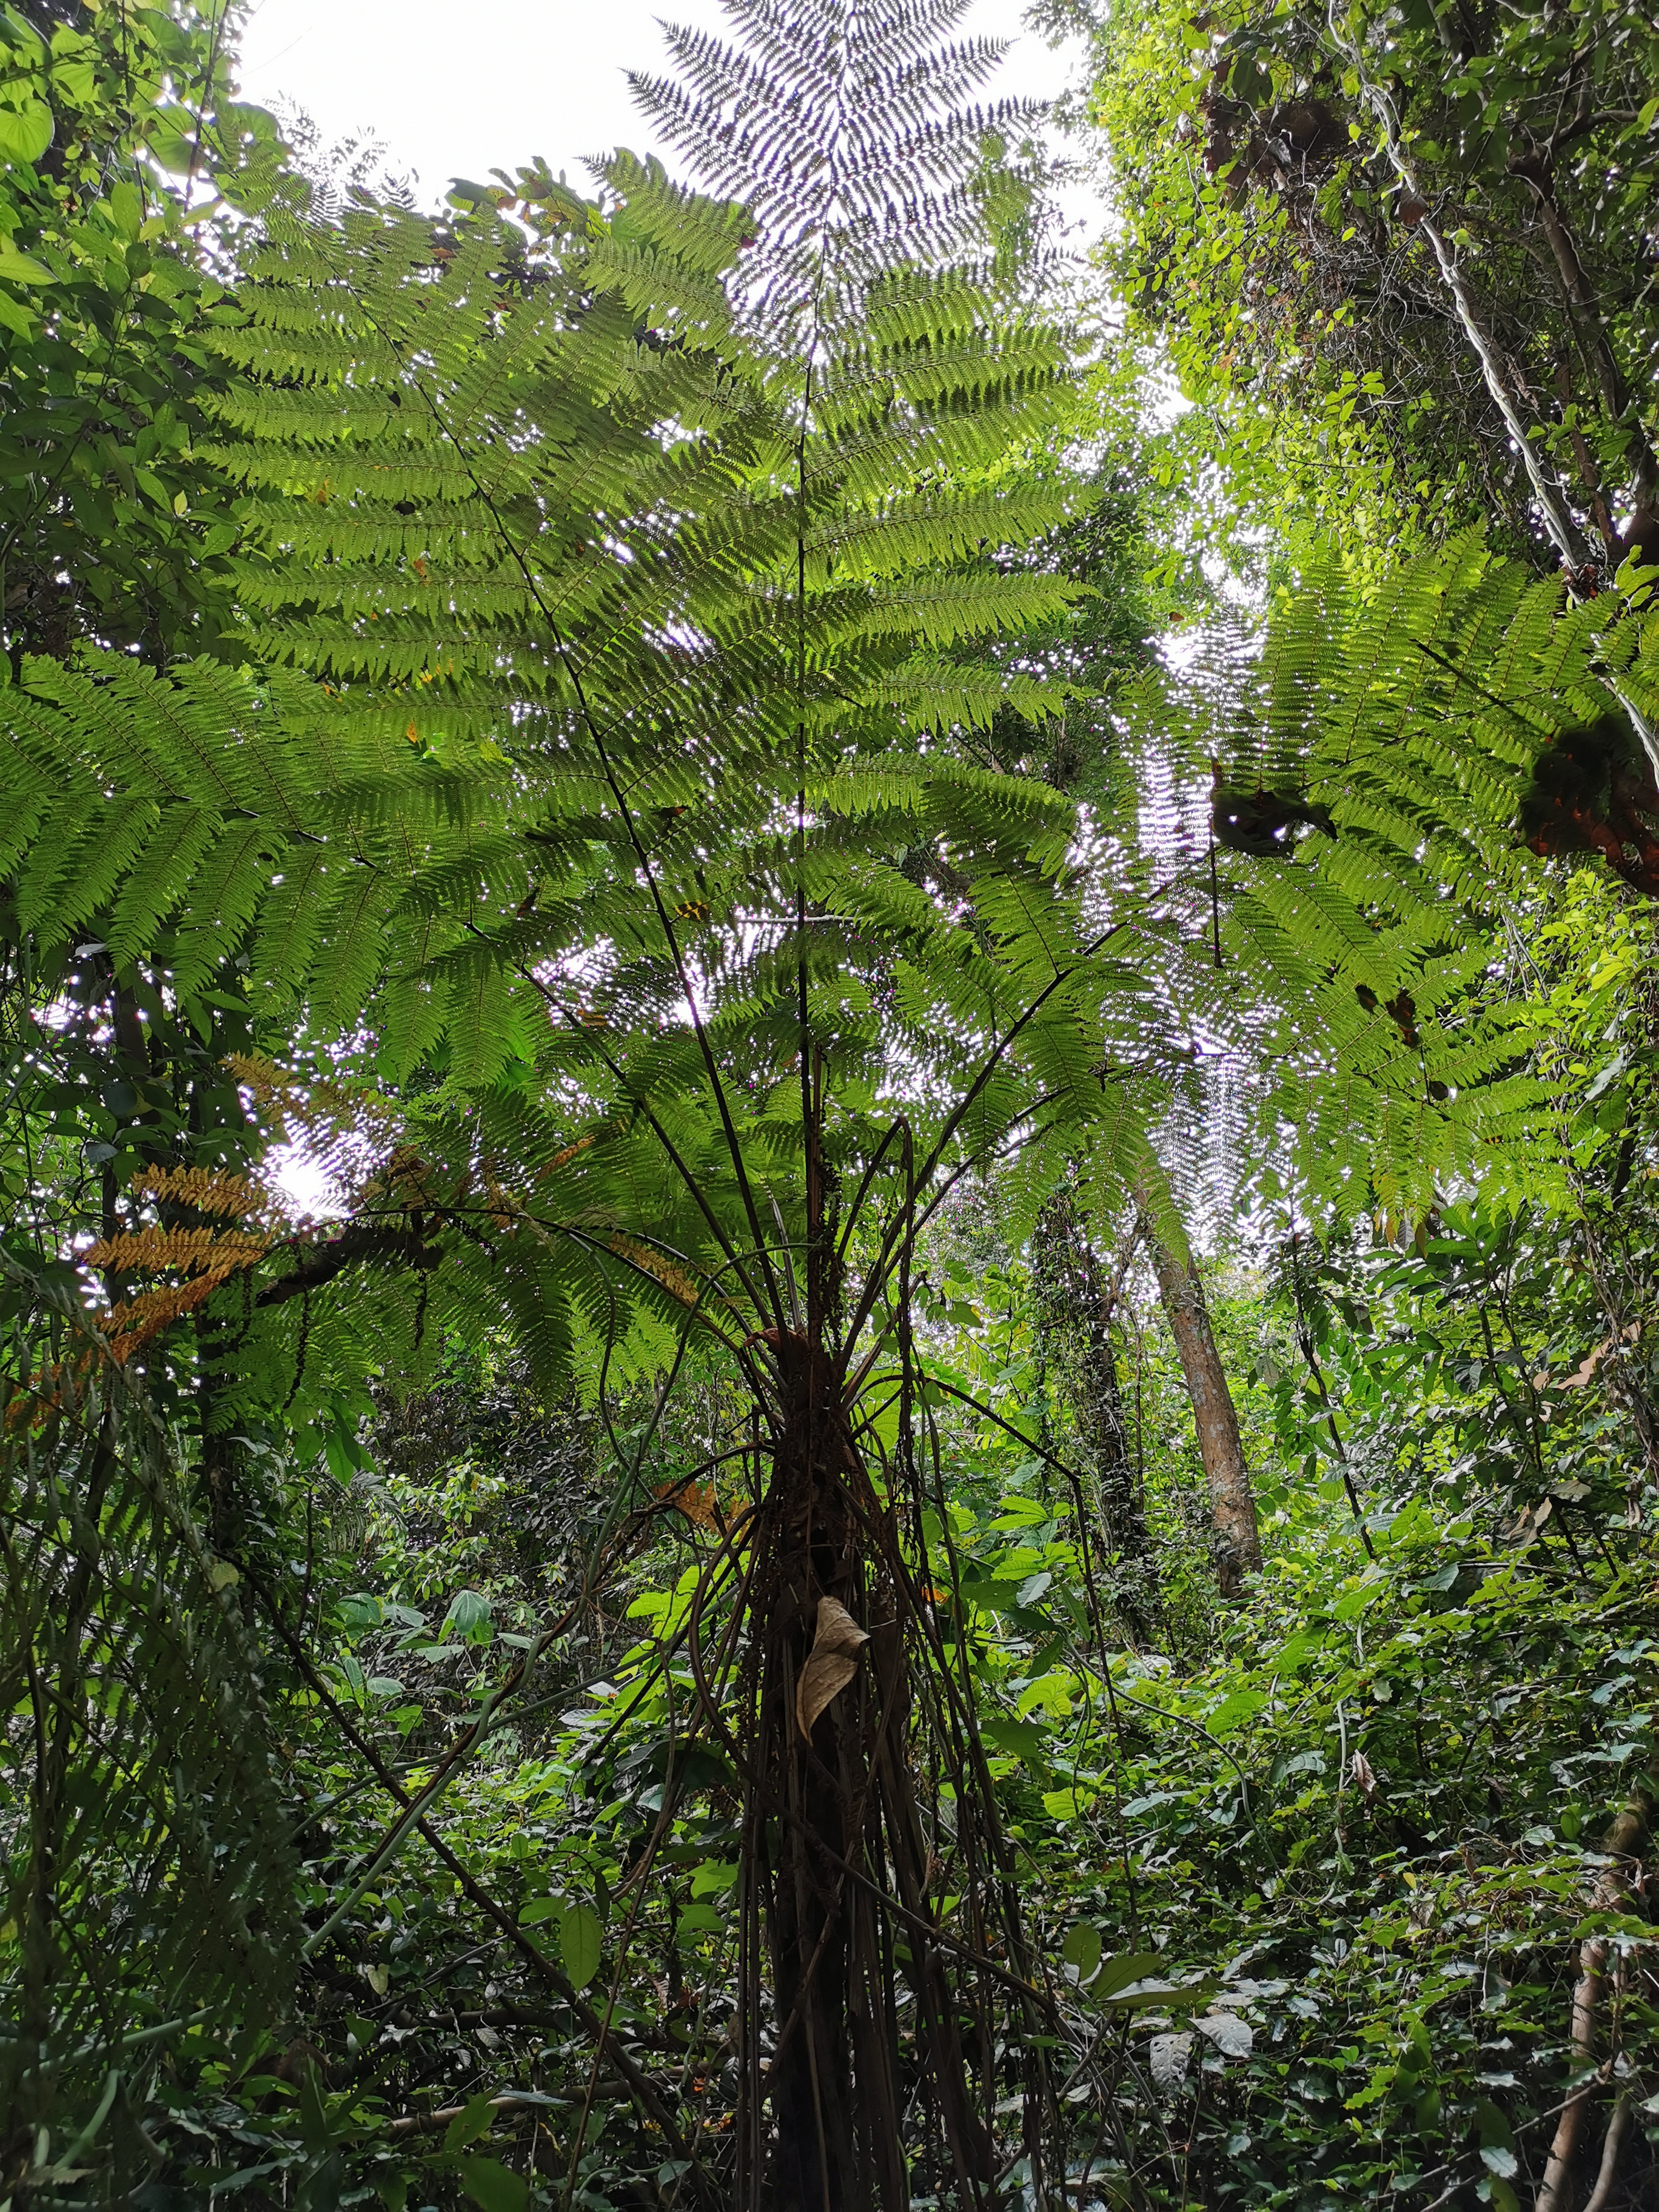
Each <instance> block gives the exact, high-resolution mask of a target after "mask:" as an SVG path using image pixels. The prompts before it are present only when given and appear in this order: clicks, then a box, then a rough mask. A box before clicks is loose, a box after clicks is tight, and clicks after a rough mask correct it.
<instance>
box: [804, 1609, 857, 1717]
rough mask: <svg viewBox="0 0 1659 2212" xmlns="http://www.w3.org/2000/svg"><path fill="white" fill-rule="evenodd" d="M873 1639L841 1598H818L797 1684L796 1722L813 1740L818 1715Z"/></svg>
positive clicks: (854, 1671)
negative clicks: (804, 1659)
mask: <svg viewBox="0 0 1659 2212" xmlns="http://www.w3.org/2000/svg"><path fill="white" fill-rule="evenodd" d="M869 1641H870V1638H869V1635H868V1633H867V1632H866V1631H865V1630H864V1629H862V1628H860V1626H859V1625H858V1623H857V1621H856V1620H854V1618H853V1616H852V1614H851V1613H848V1610H847V1607H845V1606H844V1605H842V1603H841V1601H840V1600H839V1599H837V1598H833V1597H821V1598H820V1599H819V1600H818V1619H817V1630H816V1632H815V1633H814V1635H813V1638H812V1649H811V1651H810V1652H809V1653H808V1654H807V1658H806V1664H805V1666H804V1667H803V1668H801V1670H800V1680H799V1681H798V1682H797V1683H796V1685H795V1722H796V1725H797V1726H798V1727H799V1729H800V1732H801V1734H802V1735H804V1736H805V1738H806V1740H807V1741H808V1742H809V1743H810V1742H811V1739H812V1729H813V1726H814V1724H815V1723H816V1722H817V1717H818V1715H819V1714H820V1713H821V1712H822V1711H823V1709H824V1707H825V1706H826V1705H828V1704H829V1701H830V1699H832V1698H834V1697H836V1696H838V1695H839V1694H840V1692H842V1690H844V1689H845V1688H846V1687H847V1685H848V1683H849V1682H850V1681H851V1680H852V1679H853V1677H854V1674H857V1672H858V1663H859V1662H858V1655H859V1653H860V1651H861V1650H863V1648H864V1646H865V1645H866V1644H867V1643H868V1642H869Z"/></svg>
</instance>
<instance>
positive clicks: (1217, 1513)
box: [1140, 1206, 1261, 1598]
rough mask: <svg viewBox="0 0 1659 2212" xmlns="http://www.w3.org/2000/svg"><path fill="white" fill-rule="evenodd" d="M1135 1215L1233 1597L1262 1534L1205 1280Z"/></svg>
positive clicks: (1224, 1588)
mask: <svg viewBox="0 0 1659 2212" xmlns="http://www.w3.org/2000/svg"><path fill="white" fill-rule="evenodd" d="M1140 1222H1141V1227H1142V1229H1143V1231H1145V1233H1146V1238H1147V1241H1148V1243H1150V1244H1151V1246H1152V1264H1153V1266H1154V1267H1156V1268H1157V1270H1158V1291H1159V1293H1160V1295H1161V1296H1162V1297H1163V1300H1164V1313H1165V1314H1166V1316H1168V1318H1169V1323H1170V1334H1171V1335H1172V1336H1173V1337H1174V1338H1175V1340H1176V1352H1178V1353H1179V1354H1180V1356H1181V1371H1182V1375H1183V1376H1185V1377H1186V1381H1187V1395H1188V1397H1189V1398H1190V1399H1191V1400H1192V1401H1193V1424H1194V1427H1195V1428H1196V1429H1197V1431H1198V1450H1199V1456H1200V1459H1201V1460H1202V1461H1203V1462H1204V1478H1205V1480H1206V1483H1207V1484H1208V1486H1209V1492H1210V1522H1211V1526H1212V1530H1213V1532H1214V1544H1215V1565H1216V1580H1217V1582H1218V1583H1219V1584H1220V1588H1221V1595H1223V1597H1227V1598H1236V1597H1239V1596H1242V1595H1243V1588H1244V1577H1245V1576H1246V1575H1249V1574H1255V1573H1256V1572H1257V1571H1258V1570H1259V1569H1260V1567H1261V1533H1260V1531H1259V1530H1258V1528H1257V1527H1256V1520H1255V1495H1254V1493H1253V1492H1252V1491H1251V1489H1250V1471H1249V1468H1248V1467H1246V1466H1245V1464H1244V1447H1243V1443H1242V1442H1241V1441H1240V1439H1239V1434H1238V1414H1237V1411H1236V1410H1235V1408H1234V1406H1233V1398H1232V1392H1231V1390H1230V1389H1228V1387H1227V1374H1226V1370H1225V1368H1224V1367H1223V1366H1222V1364H1221V1355H1220V1353H1219V1352H1218V1351H1217V1350H1216V1348H1215V1332H1214V1331H1213V1329H1212V1328H1211V1327H1210V1313H1209V1308H1208V1307H1207V1306H1206V1304H1205V1302H1204V1285H1203V1283H1202V1281H1201V1280H1200V1277H1199V1273H1198V1271H1197V1269H1196V1268H1195V1267H1193V1266H1192V1265H1191V1264H1190V1262H1188V1263H1185V1264H1183V1263H1182V1261H1180V1260H1178V1259H1177V1258H1176V1255H1175V1254H1174V1253H1173V1252H1171V1251H1170V1249H1169V1248H1168V1246H1167V1245H1165V1244H1164V1243H1162V1241H1161V1240H1160V1239H1159V1237H1158V1232H1157V1230H1156V1229H1155V1228H1154V1226H1153V1225H1152V1218H1151V1216H1150V1214H1149V1213H1148V1212H1146V1208H1145V1207H1144V1206H1143V1207H1142V1209H1141V1212H1140Z"/></svg>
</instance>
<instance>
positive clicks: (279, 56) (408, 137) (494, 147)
mask: <svg viewBox="0 0 1659 2212" xmlns="http://www.w3.org/2000/svg"><path fill="white" fill-rule="evenodd" d="M1023 4H1024V0H972V4H971V5H970V6H969V9H968V11H967V14H966V15H965V16H964V17H963V22H962V24H961V26H960V28H959V31H958V33H957V35H958V36H960V35H963V34H969V35H979V36H982V37H987V38H1000V39H1006V40H1011V41H1012V51H1011V52H1010V54H1009V56H1008V58H1007V60H1006V62H1005V63H1004V64H1003V66H1002V68H1001V70H1000V71H999V72H998V73H997V76H996V77H995V78H994V79H993V80H992V82H991V84H990V85H989V86H988V87H987V95H988V96H991V97H997V96H1007V95H1010V94H1014V95H1020V96H1024V97H1028V98H1031V99H1037V100H1049V99H1052V98H1054V95H1055V94H1057V93H1059V92H1060V90H1061V89H1062V88H1063V87H1064V85H1065V82H1066V76H1067V74H1068V71H1069V70H1070V67H1071V60H1070V57H1069V56H1068V55H1067V54H1066V53H1064V52H1061V53H1053V52H1050V51H1049V50H1048V47H1047V46H1045V45H1044V44H1043V42H1042V40H1041V39H1038V38H1035V37H1033V36H1032V35H1031V34H1030V33H1029V32H1024V31H1023V30H1022V27H1021V22H1020V13H1021V8H1022V5H1023ZM722 20H723V19H722V17H721V14H720V6H719V0H464V4H462V5H459V6H458V5H457V4H456V0H253V5H252V9H251V12H250V15H249V20H248V24H247V28H246V33H245V35H244V38H243V42H242V54H243V62H242V88H243V94H244V97H245V98H247V99H249V100H255V101H257V102H258V103H259V104H260V105H261V106H270V105H271V104H272V103H273V102H275V101H276V100H278V99H280V98H282V97H283V96H284V95H286V96H287V98H288V99H289V100H292V101H294V102H295V103H297V105H298V106H301V107H302V108H304V109H305V110H306V111H307V113H308V114H309V115H310V116H311V117H312V118H313V120H314V121H315V122H316V124H317V125H319V128H320V130H321V131H322V132H323V134H324V137H325V138H327V139H333V138H337V137H343V136H344V135H346V134H347V133H348V132H351V131H360V130H362V129H364V128H367V129H368V130H369V131H372V132H373V133H374V135H375V136H376V137H379V138H380V139H381V140H383V141H384V142H385V143H386V149H387V153H388V166H389V167H392V169H394V170H402V169H404V168H412V169H413V170H414V171H415V173H416V178H417V179H418V185H419V192H420V197H421V198H422V200H425V201H428V202H430V201H435V200H436V199H437V198H438V197H440V196H441V194H442V193H443V192H444V191H447V189H448V185H449V180H450V179H451V178H452V177H455V176H464V177H470V178H472V179H476V180H477V181H480V182H482V181H483V180H485V179H488V177H489V172H490V170H491V169H507V170H508V171H512V170H513V169H515V168H517V167H520V165H521V164H523V163H526V162H527V161H530V160H532V158H533V157H534V156H535V155H544V157H545V159H546V161H547V162H548V165H549V167H550V168H551V169H552V171H553V173H554V174H555V175H557V173H558V172H559V171H560V170H561V169H563V170H564V171H565V172H566V173H567V174H568V177H569V179H570V182H571V183H572V184H573V185H576V186H577V187H578V188H579V189H580V188H586V186H587V185H588V182H589V180H588V178H587V174H586V171H585V170H584V169H583V167H582V166H581V164H582V161H583V159H584V157H585V156H586V155H591V154H603V153H608V152H610V151H611V149H612V148H613V147H615V146H617V145H625V146H629V147H631V148H632V149H633V150H634V151H635V153H641V154H642V153H645V152H647V151H649V150H651V148H650V144H649V141H648V138H647V133H646V131H645V130H644V128H643V126H642V125H641V121H640V119H639V118H638V116H637V115H636V113H635V110H634V107H633V105H632V103H631V101H630V100H629V95H628V86H627V82H626V80H625V77H624V75H623V72H624V71H625V70H629V69H637V70H647V71H651V72H656V71H659V70H661V69H662V67H663V64H664V58H665V57H664V50H663V42H662V37H661V33H659V30H658V27H657V26H658V22H659V21H672V22H684V23H689V24H690V25H692V26H694V27H700V28H708V29H713V30H718V29H719V28H720V25H721V22H722ZM656 150H658V151H665V149H660V148H659V149H656ZM667 158H668V159H669V166H670V167H674V166H675V164H674V162H673V160H672V158H671V156H670V157H667ZM1066 201H1067V203H1068V204H1067V206H1066V212H1067V215H1068V216H1073V217H1075V216H1080V215H1083V214H1084V213H1085V206H1084V205H1081V204H1079V203H1078V201H1077V200H1076V199H1074V198H1073V195H1072V194H1070V193H1068V194H1067V195H1066Z"/></svg>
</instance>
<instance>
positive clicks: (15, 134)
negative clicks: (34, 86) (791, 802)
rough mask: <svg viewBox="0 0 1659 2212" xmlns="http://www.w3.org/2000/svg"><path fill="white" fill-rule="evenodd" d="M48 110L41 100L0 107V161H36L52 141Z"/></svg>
mask: <svg viewBox="0 0 1659 2212" xmlns="http://www.w3.org/2000/svg"><path fill="white" fill-rule="evenodd" d="M51 143H52V110H51V108H49V107H48V106H46V102H45V101H44V100H25V101H24V102H23V104H22V105H21V106H17V107H0V161H39V160H40V156H41V155H43V154H44V153H45V152H46V149H47V147H48V146H50V145H51Z"/></svg>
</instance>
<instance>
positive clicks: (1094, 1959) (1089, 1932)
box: [1060, 1920, 1100, 1982]
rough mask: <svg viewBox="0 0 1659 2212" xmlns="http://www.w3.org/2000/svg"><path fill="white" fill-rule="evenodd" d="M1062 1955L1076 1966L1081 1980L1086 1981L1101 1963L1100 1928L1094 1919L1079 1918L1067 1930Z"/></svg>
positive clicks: (1068, 1963)
mask: <svg viewBox="0 0 1659 2212" xmlns="http://www.w3.org/2000/svg"><path fill="white" fill-rule="evenodd" d="M1060 1957H1061V1958H1062V1959H1064V1960H1065V1961H1066V1965H1067V1966H1075V1967H1076V1969H1077V1978H1078V1979H1079V1982H1086V1981H1087V1980H1088V1978H1089V1977H1090V1976H1091V1974H1092V1973H1093V1972H1094V1971H1095V1969H1096V1967H1097V1966H1099V1964H1100V1930H1099V1929H1098V1928H1097V1927H1096V1926H1095V1924H1094V1923H1093V1921H1092V1920H1079V1921H1076V1922H1074V1923H1073V1925H1072V1926H1071V1927H1070V1928H1068V1929H1066V1941H1065V1942H1063V1943H1062V1944H1061V1945H1060Z"/></svg>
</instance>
